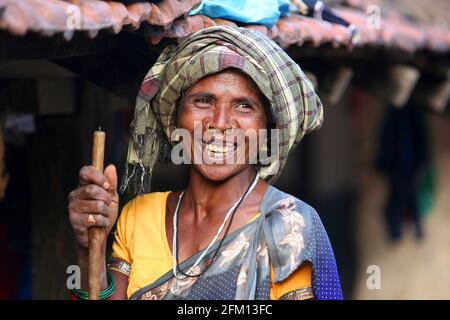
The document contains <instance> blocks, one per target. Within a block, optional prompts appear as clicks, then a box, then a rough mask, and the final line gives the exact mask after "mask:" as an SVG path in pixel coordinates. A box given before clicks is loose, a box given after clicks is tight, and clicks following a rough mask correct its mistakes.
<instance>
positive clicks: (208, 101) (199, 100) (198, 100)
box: [195, 98, 211, 104]
mask: <svg viewBox="0 0 450 320" xmlns="http://www.w3.org/2000/svg"><path fill="white" fill-rule="evenodd" d="M195 103H197V104H211V101H210V100H209V99H206V98H200V99H197V100H195Z"/></svg>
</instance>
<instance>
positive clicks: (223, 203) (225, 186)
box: [183, 167, 256, 220]
mask: <svg viewBox="0 0 450 320" xmlns="http://www.w3.org/2000/svg"><path fill="white" fill-rule="evenodd" d="M255 174H256V171H255V170H254V169H253V168H252V167H249V168H248V169H246V170H244V171H242V172H240V173H238V174H236V175H234V176H232V177H230V178H228V179H226V180H224V181H219V182H216V181H212V180H209V179H207V178H205V177H204V176H203V175H201V174H200V173H199V172H198V171H197V170H196V169H195V168H192V169H191V173H190V180H189V186H188V187H187V189H186V194H185V201H183V202H184V203H185V205H186V206H187V207H188V208H189V209H190V210H193V212H194V215H195V219H196V220H199V219H202V220H203V219H205V218H209V216H210V215H215V214H225V213H226V211H227V210H228V208H230V207H231V205H232V204H233V203H235V202H236V201H237V200H239V198H240V197H241V196H242V195H243V194H244V192H245V191H246V190H247V188H248V186H249V185H250V183H251V182H252V181H253V179H254V177H255ZM190 210H189V211H190Z"/></svg>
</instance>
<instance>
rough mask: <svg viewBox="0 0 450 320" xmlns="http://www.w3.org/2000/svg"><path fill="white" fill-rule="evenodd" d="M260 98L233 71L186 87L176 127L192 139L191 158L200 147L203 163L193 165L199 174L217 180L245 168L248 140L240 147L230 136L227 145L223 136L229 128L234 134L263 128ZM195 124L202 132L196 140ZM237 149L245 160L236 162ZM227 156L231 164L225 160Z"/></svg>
mask: <svg viewBox="0 0 450 320" xmlns="http://www.w3.org/2000/svg"><path fill="white" fill-rule="evenodd" d="M263 99H264V98H263V97H262V94H261V93H260V92H259V90H258V89H257V88H255V85H253V84H252V82H251V80H250V79H249V78H247V77H246V76H245V75H244V74H242V73H241V72H239V71H237V70H233V69H227V70H225V71H222V72H220V73H217V74H214V75H210V76H207V77H205V78H202V79H201V80H199V81H198V82H197V83H196V84H194V85H193V86H191V87H190V88H189V90H188V91H187V93H186V94H185V96H184V98H183V100H182V101H181V106H180V109H179V112H178V119H177V122H178V128H180V129H185V130H187V131H188V132H189V133H190V136H191V137H193V139H192V143H191V146H190V147H191V155H193V153H194V149H195V148H196V146H197V148H198V149H200V148H201V149H200V150H201V154H202V160H203V161H201V163H198V164H194V168H195V169H196V170H197V171H199V173H200V174H201V175H203V176H204V177H205V178H207V179H210V180H213V181H221V180H225V179H227V178H229V177H231V176H233V175H236V174H238V173H239V172H242V171H243V170H245V169H248V167H249V166H250V164H249V161H248V157H249V144H248V139H246V140H245V141H246V143H245V144H240V143H239V142H238V141H239V139H237V138H236V136H234V137H232V138H231V140H232V141H231V142H230V139H229V136H228V135H227V134H226V133H228V132H230V129H237V130H232V131H234V132H236V131H237V132H247V130H255V132H259V130H260V129H266V128H267V117H266V113H265V108H264V100H263ZM196 125H197V126H198V127H197V129H196V130H199V128H200V127H201V133H202V137H199V140H197V141H196V140H195V137H194V128H195V126H196ZM258 144H259V143H258ZM241 148H243V149H241ZM198 149H197V150H198ZM239 150H242V151H244V153H243V154H244V157H245V158H246V161H236V156H237V155H238V154H240V153H239V152H238V151H239ZM231 157H233V158H234V159H235V161H227V159H231ZM191 159H193V157H191ZM230 162H231V163H230Z"/></svg>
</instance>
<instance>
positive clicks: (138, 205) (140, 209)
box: [121, 191, 170, 218]
mask: <svg viewBox="0 0 450 320" xmlns="http://www.w3.org/2000/svg"><path fill="white" fill-rule="evenodd" d="M169 193H170V191H161V192H151V193H146V194H143V195H137V196H135V197H134V198H132V199H131V200H129V201H128V202H127V203H126V204H125V205H124V207H123V209H122V213H121V217H124V218H126V217H127V218H131V217H133V218H138V217H143V216H145V215H146V214H151V213H152V212H153V213H154V212H155V211H158V212H159V211H164V212H165V208H166V201H167V196H168V195H169Z"/></svg>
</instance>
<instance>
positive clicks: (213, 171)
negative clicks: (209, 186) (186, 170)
mask: <svg viewBox="0 0 450 320" xmlns="http://www.w3.org/2000/svg"><path fill="white" fill-rule="evenodd" d="M195 168H196V169H197V171H198V172H199V173H200V174H201V175H202V176H203V177H204V178H206V179H208V180H211V181H223V180H226V179H228V178H230V177H232V176H234V175H235V174H236V172H237V171H239V170H238V168H237V166H236V165H231V164H197V165H195Z"/></svg>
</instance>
